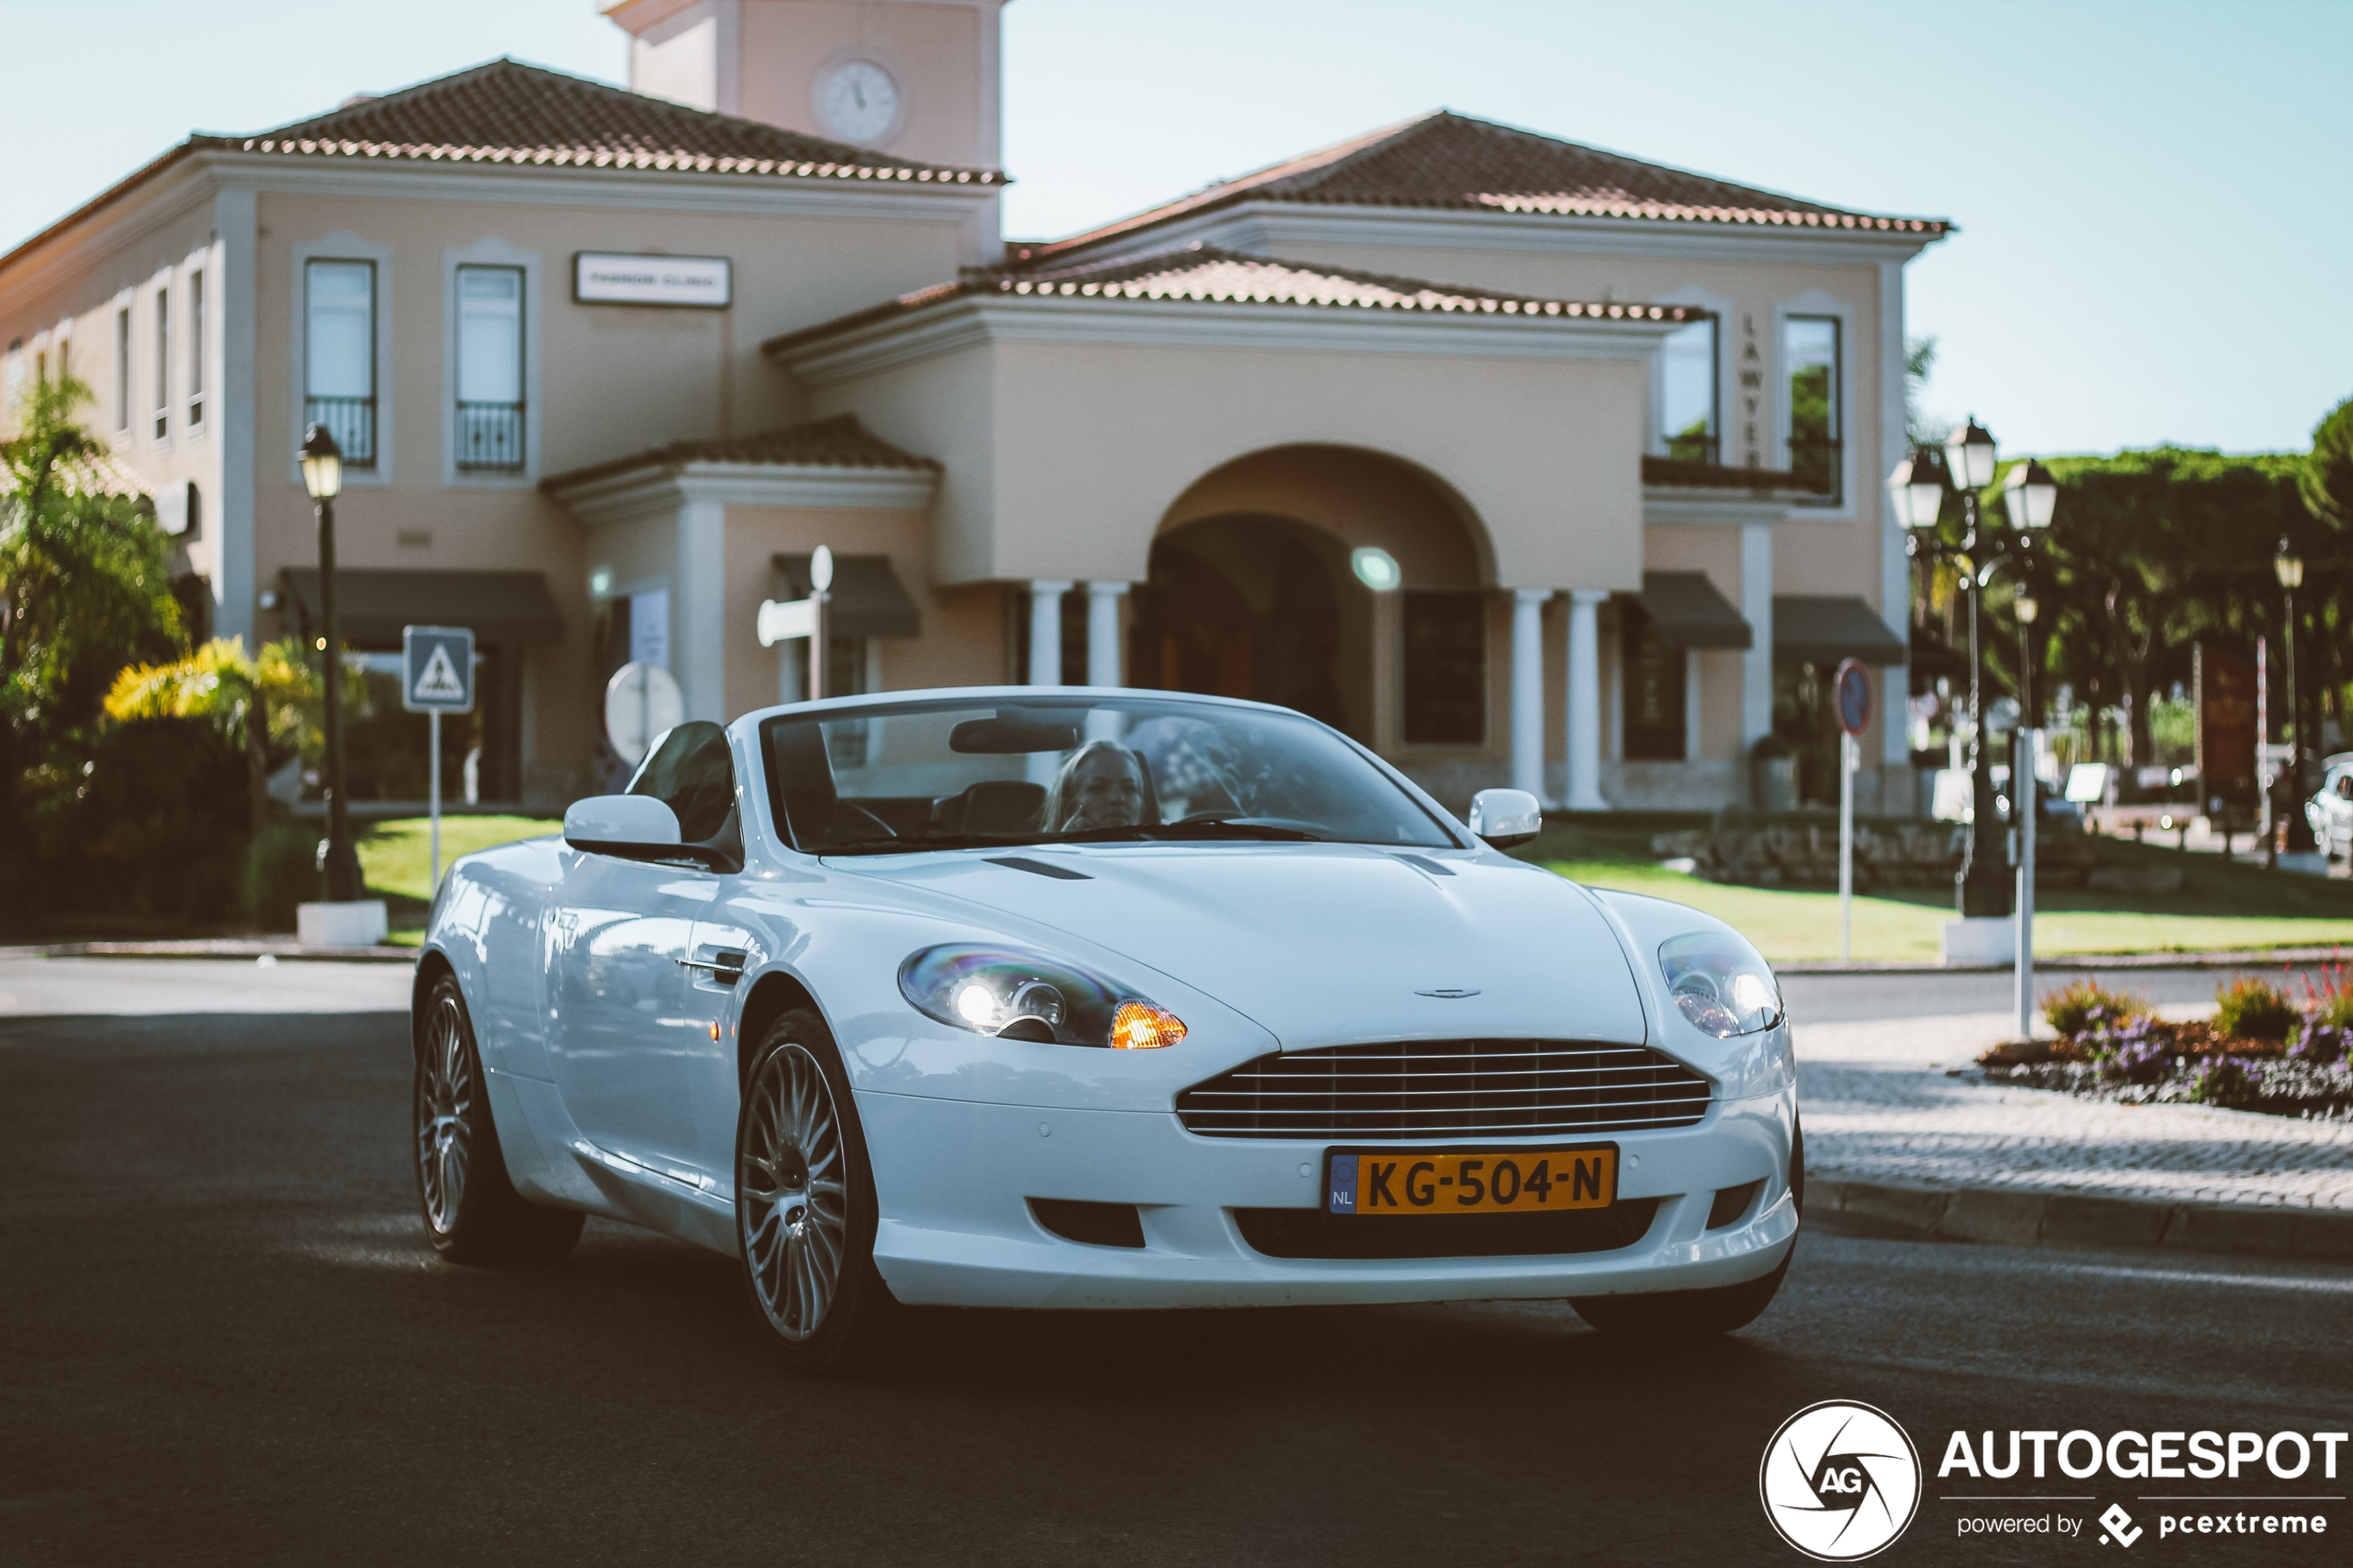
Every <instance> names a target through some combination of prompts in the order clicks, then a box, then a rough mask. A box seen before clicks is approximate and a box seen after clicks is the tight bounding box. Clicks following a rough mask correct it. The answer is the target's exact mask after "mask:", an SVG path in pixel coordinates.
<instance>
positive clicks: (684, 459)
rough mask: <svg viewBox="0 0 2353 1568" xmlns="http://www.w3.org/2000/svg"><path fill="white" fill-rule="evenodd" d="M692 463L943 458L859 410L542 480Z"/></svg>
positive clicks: (868, 465) (915, 465)
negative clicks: (885, 431) (896, 437)
mask: <svg viewBox="0 0 2353 1568" xmlns="http://www.w3.org/2000/svg"><path fill="white" fill-rule="evenodd" d="M693 463H757V464H763V465H769V466H774V467H779V468H827V469H900V470H907V471H910V472H917V473H936V472H937V471H938V470H939V464H938V463H937V461H935V460H934V459H932V458H920V457H917V456H916V455H915V454H913V453H912V452H902V451H900V449H899V448H898V447H896V446H893V445H891V444H890V443H889V442H887V441H885V440H884V439H883V438H882V437H881V436H879V435H876V434H875V433H873V432H872V431H870V430H868V429H867V428H866V427H865V426H864V425H862V424H861V423H859V422H858V416H857V415H855V414H836V415H835V416H833V417H832V418H831V419H825V420H812V421H811V422H809V423H808V424H799V425H791V426H788V427H786V428H785V429H782V430H764V431H761V432H760V433H757V434H754V435H737V436H728V437H724V438H721V439H718V440H713V441H673V442H672V443H671V444H670V445H667V446H656V447H652V448H650V449H648V450H647V451H643V452H637V453H634V454H632V455H631V456H629V457H626V458H613V459H612V460H611V461H610V462H603V463H595V464H591V465H590V466H588V467H586V468H578V469H573V470H571V471H570V472H567V473H558V474H550V475H548V476H547V478H546V479H543V480H541V481H540V482H539V488H540V489H541V490H542V491H545V492H546V493H547V494H548V495H555V494H557V493H558V492H560V491H564V490H569V489H571V488H573V486H575V485H579V484H585V483H589V482H590V481H592V480H598V479H610V478H612V477H613V476H614V475H616V474H623V473H632V472H635V471H636V470H640V469H661V470H669V471H671V472H676V471H677V470H680V469H684V468H686V467H687V466H688V465H689V464H693Z"/></svg>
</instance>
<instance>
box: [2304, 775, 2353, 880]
mask: <svg viewBox="0 0 2353 1568" xmlns="http://www.w3.org/2000/svg"><path fill="white" fill-rule="evenodd" d="M2304 818H2305V821H2307V822H2310V823H2311V824H2312V837H2313V838H2314V839H2315V840H2316V841H2317V842H2318V843H2319V844H2320V847H2321V849H2322V853H2324V854H2328V855H2342V856H2346V857H2347V858H2353V751H2340V752H2338V753H2336V754H2335V755H2334V756H2333V757H2329V758H2326V759H2322V763H2321V787H2320V788H2319V789H2318V790H2316V791H2315V792H2314V793H2313V796H2312V798H2311V799H2309V800H2308V801H2306V802H2305V803H2304Z"/></svg>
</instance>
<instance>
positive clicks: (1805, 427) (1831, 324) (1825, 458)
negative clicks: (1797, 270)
mask: <svg viewBox="0 0 2353 1568" xmlns="http://www.w3.org/2000/svg"><path fill="white" fill-rule="evenodd" d="M1838 340H1839V320H1838V318H1837V317H1835V316H1792V317H1789V318H1787V319H1786V320H1783V321H1782V322H1781V365H1782V368H1783V370H1784V371H1785V373H1786V374H1787V375H1788V376H1789V463H1788V468H1789V470H1790V472H1792V473H1793V474H1795V475H1796V476H1797V483H1798V487H1799V488H1800V489H1804V490H1810V491H1813V492H1814V493H1815V494H1816V495H1819V496H1820V497H1822V499H1823V501H1824V502H1826V503H1828V504H1830V505H1832V506H1835V505H1837V503H1838V502H1839V500H1840V499H1841V496H1840V489H1841V485H1840V479H1841V472H1842V470H1843V468H1844V464H1843V462H1842V461H1841V460H1840V457H1841V453H1840V445H1839V440H1840V436H1841V435H1842V434H1843V429H1844V410H1843V408H1841V407H1840V404H1841V402H1842V401H1843V398H1844V395H1845V389H1844V388H1843V387H1842V386H1841V385H1840V384H1839V382H1840V377H1839V341H1838Z"/></svg>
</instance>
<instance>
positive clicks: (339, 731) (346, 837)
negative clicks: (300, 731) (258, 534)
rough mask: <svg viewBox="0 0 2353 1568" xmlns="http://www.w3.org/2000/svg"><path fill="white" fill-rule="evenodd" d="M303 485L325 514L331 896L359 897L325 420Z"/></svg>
mask: <svg viewBox="0 0 2353 1568" xmlns="http://www.w3.org/2000/svg"><path fill="white" fill-rule="evenodd" d="M302 487H303V488H304V489H305V490H308V492H309V493H310V499H311V501H312V502H313V503H314V504H315V505H316V508H317V510H318V514H319V619H320V621H321V622H322V629H323V631H324V632H325V633H326V636H325V650H326V651H325V654H324V656H323V657H322V658H321V659H320V671H321V679H322V681H323V683H324V692H325V697H326V703H325V706H326V719H327V725H326V729H327V734H326V740H327V842H326V845H325V849H326V857H325V866H324V870H325V872H326V875H327V901H328V902H329V903H331V904H343V903H349V902H351V901H353V900H354V899H357V898H358V897H359V852H358V851H357V850H355V849H354V848H353V847H352V844H351V811H350V800H349V797H348V796H347V794H346V791H345V788H344V775H343V682H342V679H341V677H342V673H343V635H342V628H341V626H339V625H338V624H337V623H336V620H335V496H336V495H337V494H338V493H339V492H341V490H342V489H343V449H342V448H341V447H339V446H337V445H335V438H334V437H333V436H332V435H330V434H328V433H327V431H326V428H325V427H324V426H322V425H312V426H311V427H310V428H309V430H308V431H307V432H305V433H304V434H303V438H302Z"/></svg>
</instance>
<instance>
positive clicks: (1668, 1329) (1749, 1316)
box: [1568, 1127, 1806, 1339]
mask: <svg viewBox="0 0 2353 1568" xmlns="http://www.w3.org/2000/svg"><path fill="white" fill-rule="evenodd" d="M1789 1190H1790V1197H1791V1198H1792V1199H1793V1201H1794V1203H1795V1205H1796V1208H1797V1210H1798V1212H1799V1213H1800V1214H1801V1215H1803V1214H1804V1212H1805V1210H1806V1132H1805V1129H1804V1128H1802V1127H1801V1128H1798V1129H1797V1130H1796V1132H1795V1135H1794V1136H1793V1138H1792V1140H1791V1144H1790V1156H1789ZM1796 1256H1797V1238H1796V1237H1795V1236H1792V1237H1791V1238H1790V1244H1789V1250H1787V1251H1786V1252H1783V1253H1782V1254H1781V1261H1780V1263H1779V1264H1778V1265H1776V1266H1775V1268H1774V1270H1773V1272H1772V1273H1768V1274H1765V1275H1762V1276H1761V1277H1759V1278H1756V1279H1748V1280H1743V1281H1741V1283H1740V1284H1738V1285H1719V1286H1714V1287H1713V1288H1711V1289H1707V1290H1658V1291H1650V1292H1646V1293H1643V1294H1641V1295H1634V1296H1579V1297H1573V1298H1570V1300H1569V1303H1568V1304H1569V1305H1570V1306H1572V1307H1574V1308H1576V1309H1577V1315H1578V1316H1579V1317H1580V1318H1583V1319H1584V1320H1585V1321H1586V1322H1587V1323H1590V1324H1592V1326H1593V1327H1595V1328H1597V1329H1599V1330H1601V1331H1602V1332H1603V1333H1604V1334H1609V1335H1616V1336H1619V1337H1621V1338H1629V1339H1637V1338H1639V1339H1688V1338H1695V1337H1698V1336H1703V1335H1712V1334H1730V1333H1732V1332H1733V1331H1734V1330H1736V1329H1743V1328H1746V1327H1747V1326H1748V1325H1749V1324H1750V1323H1755V1321H1756V1320H1757V1319H1758V1318H1760V1317H1762V1316H1763V1315H1764V1313H1765V1309H1766V1308H1768V1307H1769V1306H1771V1305H1772V1304H1773V1298H1774V1297H1776V1296H1778V1295H1780V1289H1781V1281H1782V1280H1784V1279H1787V1278H1788V1277H1789V1265H1790V1261H1791V1260H1792V1259H1793V1258H1795V1257H1796Z"/></svg>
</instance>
